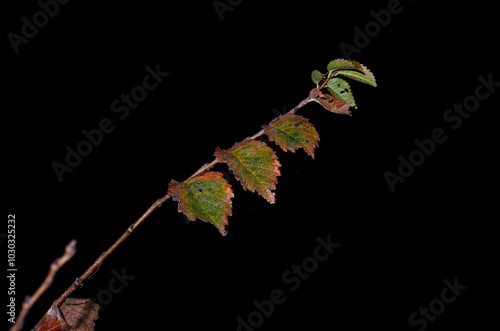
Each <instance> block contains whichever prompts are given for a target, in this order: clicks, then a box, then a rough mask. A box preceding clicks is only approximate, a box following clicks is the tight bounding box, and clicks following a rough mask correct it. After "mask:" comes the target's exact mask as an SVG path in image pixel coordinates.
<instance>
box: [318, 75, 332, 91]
mask: <svg viewBox="0 0 500 331" xmlns="http://www.w3.org/2000/svg"><path fill="white" fill-rule="evenodd" d="M335 75H337V71H336V70H333V71H332V72H330V74H329V75H328V77H326V79H325V81H324V82H323V84H321V86H320V87H318V90H322V89H323V88H324V87H325V85H326V84H327V83H328V81H329V80H330V79H332V78H333V77H335Z"/></svg>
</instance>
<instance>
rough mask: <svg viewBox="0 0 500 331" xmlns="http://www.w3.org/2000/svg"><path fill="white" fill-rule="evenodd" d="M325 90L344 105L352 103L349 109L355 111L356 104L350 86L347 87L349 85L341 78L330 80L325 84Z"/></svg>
mask: <svg viewBox="0 0 500 331" xmlns="http://www.w3.org/2000/svg"><path fill="white" fill-rule="evenodd" d="M326 88H327V89H328V92H330V94H331V95H332V96H334V97H335V98H337V99H339V100H340V101H342V102H344V103H349V102H351V101H352V103H351V107H353V108H356V109H357V108H358V107H356V102H355V101H354V96H353V95H352V92H351V86H349V83H348V82H346V81H345V80H343V79H342V78H338V77H334V78H332V79H330V80H329V81H328V83H327V84H326Z"/></svg>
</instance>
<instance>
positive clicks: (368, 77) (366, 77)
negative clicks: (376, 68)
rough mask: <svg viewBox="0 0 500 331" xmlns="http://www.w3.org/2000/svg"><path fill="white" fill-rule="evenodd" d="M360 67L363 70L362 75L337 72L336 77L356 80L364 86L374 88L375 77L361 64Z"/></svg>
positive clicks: (353, 72) (354, 72) (375, 83)
mask: <svg viewBox="0 0 500 331" xmlns="http://www.w3.org/2000/svg"><path fill="white" fill-rule="evenodd" d="M361 67H362V68H363V73H361V72H357V71H353V70H338V71H337V75H341V76H345V77H347V78H350V79H352V80H356V81H358V82H361V83H365V84H368V85H371V86H374V87H376V86H377V82H376V81H375V76H374V75H373V74H372V72H371V71H370V70H369V69H368V68H367V67H365V66H364V65H362V64H361Z"/></svg>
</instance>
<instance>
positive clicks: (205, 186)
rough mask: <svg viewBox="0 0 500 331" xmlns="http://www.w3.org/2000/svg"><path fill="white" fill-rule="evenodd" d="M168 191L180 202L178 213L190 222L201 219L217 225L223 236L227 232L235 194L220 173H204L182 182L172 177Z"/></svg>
mask: <svg viewBox="0 0 500 331" xmlns="http://www.w3.org/2000/svg"><path fill="white" fill-rule="evenodd" d="M168 194H170V196H171V197H172V198H173V199H174V200H175V201H178V202H179V206H178V210H179V212H183V213H184V214H186V216H187V217H188V219H189V220H190V221H195V220H196V218H199V219H200V220H202V221H205V222H210V223H212V224H213V225H215V227H216V228H217V229H218V230H219V232H220V233H221V234H222V235H225V234H226V231H225V229H224V226H226V225H227V217H228V216H231V214H232V213H231V198H233V197H234V194H233V191H232V190H231V185H229V184H228V183H227V182H226V180H225V179H224V178H223V177H222V174H221V173H220V172H215V171H209V172H205V173H203V174H201V175H198V176H196V177H194V178H192V179H188V180H186V181H185V182H183V183H180V182H177V181H175V180H172V181H171V182H170V184H169V186H168Z"/></svg>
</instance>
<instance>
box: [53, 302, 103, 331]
mask: <svg viewBox="0 0 500 331" xmlns="http://www.w3.org/2000/svg"><path fill="white" fill-rule="evenodd" d="M98 311H99V304H97V303H95V302H92V300H91V299H74V298H67V299H66V300H64V302H63V303H62V305H61V312H62V314H63V316H64V319H65V320H66V322H67V323H68V324H69V325H71V327H72V329H71V331H94V321H95V320H96V319H98V318H99V315H98Z"/></svg>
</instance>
